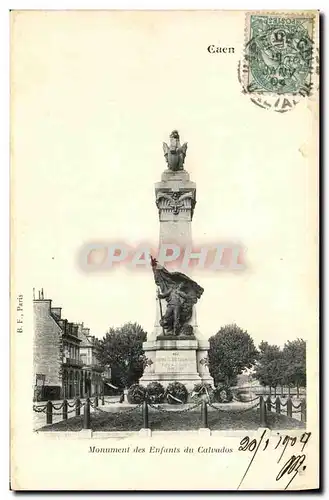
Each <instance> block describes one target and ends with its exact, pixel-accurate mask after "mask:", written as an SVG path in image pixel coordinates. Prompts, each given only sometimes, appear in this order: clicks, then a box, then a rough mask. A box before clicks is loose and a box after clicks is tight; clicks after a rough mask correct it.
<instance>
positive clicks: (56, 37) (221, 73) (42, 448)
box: [10, 10, 320, 491]
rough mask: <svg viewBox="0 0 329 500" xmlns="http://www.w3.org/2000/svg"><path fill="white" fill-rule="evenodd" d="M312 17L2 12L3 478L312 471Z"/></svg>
mask: <svg viewBox="0 0 329 500" xmlns="http://www.w3.org/2000/svg"><path fill="white" fill-rule="evenodd" d="M319 49H320V48H319V13H318V12H317V11H224V10H223V11H110V10H108V11H12V12H11V54H10V57H11V405H12V407H11V488H12V489H14V490H107V491H111V490H113V491H118V490H154V491H163V490H164V491H167V490H171V491H173V490H177V491H181V490H207V491H211V490H216V491H224V490H237V491H245V490H267V491H271V490H278V491H280V490H288V491H293V490H305V489H308V490H310V489H318V488H319V482H320V478H319V470H320V466H319V403H320V401H319V324H318V314H319V310H318V305H319V297H318V266H319V262H318V245H319V238H318V231H319V223H318V197H319V185H318V179H319V175H318V172H319V151H318V140H319Z"/></svg>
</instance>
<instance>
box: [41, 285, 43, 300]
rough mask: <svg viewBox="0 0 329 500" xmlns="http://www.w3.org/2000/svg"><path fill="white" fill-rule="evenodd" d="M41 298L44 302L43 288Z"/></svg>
mask: <svg viewBox="0 0 329 500" xmlns="http://www.w3.org/2000/svg"><path fill="white" fill-rule="evenodd" d="M41 298H42V300H43V299H44V295H43V288H41Z"/></svg>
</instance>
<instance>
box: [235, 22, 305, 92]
mask: <svg viewBox="0 0 329 500" xmlns="http://www.w3.org/2000/svg"><path fill="white" fill-rule="evenodd" d="M314 23H315V18H314V16H312V15H311V14H300V15H298V14H295V13H291V14H282V15H281V14H270V13H269V14H268V15H267V14H262V15H259V14H258V15H257V14H249V15H247V25H246V46H245V64H244V75H245V79H246V80H245V89H246V91H247V92H248V93H251V94H253V93H260V94H301V95H308V94H309V93H310V91H311V87H312V81H311V80H312V68H313V62H312V61H313V53H314V40H313V33H314Z"/></svg>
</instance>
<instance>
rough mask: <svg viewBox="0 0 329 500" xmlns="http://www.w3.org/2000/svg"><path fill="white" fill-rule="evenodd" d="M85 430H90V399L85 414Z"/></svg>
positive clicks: (86, 404)
mask: <svg viewBox="0 0 329 500" xmlns="http://www.w3.org/2000/svg"><path fill="white" fill-rule="evenodd" d="M83 428H84V429H90V399H89V398H87V399H86V403H85V408H84V412H83Z"/></svg>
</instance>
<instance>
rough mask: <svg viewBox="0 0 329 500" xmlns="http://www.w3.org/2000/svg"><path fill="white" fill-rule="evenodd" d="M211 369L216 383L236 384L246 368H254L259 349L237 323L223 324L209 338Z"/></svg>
mask: <svg viewBox="0 0 329 500" xmlns="http://www.w3.org/2000/svg"><path fill="white" fill-rule="evenodd" d="M209 343H210V347H209V371H210V374H211V375H212V377H213V378H214V381H215V385H218V384H219V383H222V382H223V383H225V384H226V385H229V386H232V385H234V384H236V381H237V376H238V375H239V374H240V373H242V371H243V370H244V369H245V368H252V366H253V364H254V363H255V360H256V358H257V349H256V347H255V345H254V341H253V340H252V338H251V336H250V335H249V333H248V332H246V331H244V330H242V328H240V327H238V326H237V325H235V324H232V325H226V326H223V327H222V328H221V329H220V330H219V331H218V332H217V333H216V335H214V336H212V337H211V338H210V339H209Z"/></svg>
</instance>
